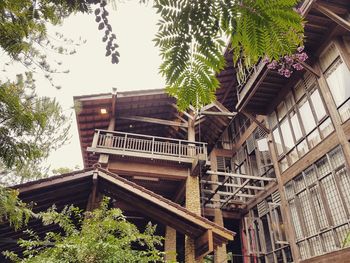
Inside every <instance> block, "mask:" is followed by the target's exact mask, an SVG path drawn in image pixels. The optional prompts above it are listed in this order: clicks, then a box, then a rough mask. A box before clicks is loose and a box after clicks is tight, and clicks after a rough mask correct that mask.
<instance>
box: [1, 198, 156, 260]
mask: <svg viewBox="0 0 350 263" xmlns="http://www.w3.org/2000/svg"><path fill="white" fill-rule="evenodd" d="M108 201H109V199H108V198H104V200H103V202H102V203H101V206H100V207H99V208H98V209H95V210H94V211H93V212H86V213H85V214H82V212H81V211H80V210H79V209H77V208H75V207H73V206H70V207H66V208H65V209H64V210H63V211H62V212H60V213H59V212H57V211H56V209H55V208H52V209H49V210H48V211H47V212H43V213H41V214H40V215H39V217H40V218H41V220H42V222H43V224H44V225H48V224H57V225H59V226H60V227H61V229H62V233H53V232H49V233H46V236H45V237H44V238H43V239H40V238H39V237H38V236H37V235H36V234H35V233H34V232H32V231H29V234H30V235H31V239H30V240H19V245H20V246H21V247H22V248H24V253H23V255H24V257H23V258H21V257H19V256H18V255H16V254H14V253H12V252H5V255H7V257H9V258H10V259H11V260H13V261H14V262H21V263H44V262H45V263H46V262H56V263H60V262H62V263H63V262H64V263H66V262H69V263H75V262H76V263H78V262H79V263H90V262H94V263H107V262H110V263H112V262H125V263H128V262H133V263H136V262H138V263H146V262H162V261H163V254H162V252H160V251H159V250H158V249H157V246H160V245H161V244H162V239H163V238H162V237H159V236H156V235H155V234H154V233H155V226H152V225H151V224H148V225H147V227H146V229H145V231H144V232H140V231H139V230H138V229H137V227H136V226H135V225H133V224H132V223H130V222H128V221H127V220H126V218H125V217H124V216H123V214H122V212H121V211H120V210H119V209H116V208H111V209H109V208H108Z"/></svg>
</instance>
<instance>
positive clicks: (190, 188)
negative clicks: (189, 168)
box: [185, 119, 201, 263]
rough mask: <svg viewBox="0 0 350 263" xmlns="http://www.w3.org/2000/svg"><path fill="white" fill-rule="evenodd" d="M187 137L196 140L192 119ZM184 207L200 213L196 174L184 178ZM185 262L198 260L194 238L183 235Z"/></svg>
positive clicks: (190, 262) (189, 121)
mask: <svg viewBox="0 0 350 263" xmlns="http://www.w3.org/2000/svg"><path fill="white" fill-rule="evenodd" d="M187 139H188V140H189V141H192V142H194V141H195V140H196V133H195V126H194V120H192V119H189V120H188V133H187ZM185 196H186V208H187V209H188V210H190V211H191V212H194V213H196V214H197V215H200V214H201V203H200V193H199V178H198V176H191V175H188V176H187V179H186V193H185ZM185 262H186V263H195V262H199V261H196V259H195V245H194V240H193V239H191V238H190V237H188V236H185Z"/></svg>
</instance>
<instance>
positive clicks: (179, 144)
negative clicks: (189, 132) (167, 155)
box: [179, 140, 181, 158]
mask: <svg viewBox="0 0 350 263" xmlns="http://www.w3.org/2000/svg"><path fill="white" fill-rule="evenodd" d="M179 158H181V141H180V140H179Z"/></svg>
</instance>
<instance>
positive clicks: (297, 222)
mask: <svg viewBox="0 0 350 263" xmlns="http://www.w3.org/2000/svg"><path fill="white" fill-rule="evenodd" d="M289 209H290V213H291V217H292V221H293V225H294V230H295V236H296V239H300V238H302V237H303V232H302V229H301V224H300V219H299V215H298V212H297V208H296V205H295V200H294V199H293V200H290V201H289Z"/></svg>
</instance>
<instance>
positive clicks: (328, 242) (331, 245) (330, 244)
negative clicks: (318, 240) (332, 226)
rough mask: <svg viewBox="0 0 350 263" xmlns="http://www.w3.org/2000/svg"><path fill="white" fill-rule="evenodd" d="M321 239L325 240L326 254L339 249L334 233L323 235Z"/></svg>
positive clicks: (329, 232)
mask: <svg viewBox="0 0 350 263" xmlns="http://www.w3.org/2000/svg"><path fill="white" fill-rule="evenodd" d="M321 237H322V239H323V244H324V246H325V249H326V252H330V251H333V250H336V249H337V247H336V245H335V242H334V236H333V232H332V231H328V232H326V233H323V234H322V235H321Z"/></svg>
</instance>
